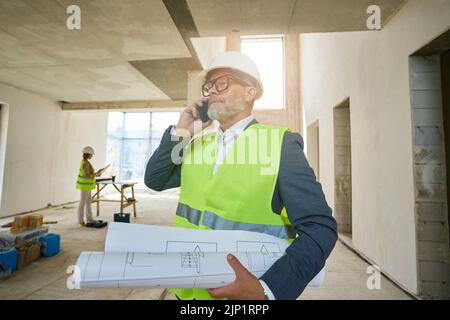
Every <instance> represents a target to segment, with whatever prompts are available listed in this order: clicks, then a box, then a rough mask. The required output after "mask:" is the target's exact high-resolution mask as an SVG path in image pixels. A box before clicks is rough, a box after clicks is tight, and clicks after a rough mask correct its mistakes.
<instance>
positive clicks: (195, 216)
mask: <svg viewBox="0 0 450 320" xmlns="http://www.w3.org/2000/svg"><path fill="white" fill-rule="evenodd" d="M177 216H180V217H182V218H185V219H187V221H189V222H190V223H192V224H195V225H196V226H198V224H199V223H200V218H201V217H202V212H201V211H200V210H197V209H193V208H191V207H189V206H188V205H186V204H183V203H180V202H178V206H177Z"/></svg>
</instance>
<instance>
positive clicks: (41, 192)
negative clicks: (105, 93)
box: [0, 84, 107, 217]
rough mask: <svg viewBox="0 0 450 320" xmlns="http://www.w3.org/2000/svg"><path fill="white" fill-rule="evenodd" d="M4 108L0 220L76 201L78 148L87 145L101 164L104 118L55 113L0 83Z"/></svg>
mask: <svg viewBox="0 0 450 320" xmlns="http://www.w3.org/2000/svg"><path fill="white" fill-rule="evenodd" d="M0 101H2V102H4V103H7V104H9V108H8V109H9V112H8V113H9V117H8V128H7V135H6V152H5V167H4V176H3V181H1V182H2V183H3V192H2V194H1V197H2V198H1V206H0V217H6V216H11V215H14V214H17V213H22V212H27V211H31V210H35V209H39V208H43V207H46V206H47V205H48V204H49V203H50V204H52V205H55V204H60V203H65V202H70V201H75V200H78V198H79V193H78V190H76V189H75V182H76V177H77V174H78V168H79V164H80V160H81V149H82V147H83V146H84V145H92V146H93V147H94V148H95V150H96V152H97V154H96V156H95V157H94V158H93V164H94V166H96V167H100V166H101V165H104V161H105V154H106V126H107V113H105V112H100V111H99V112H95V111H86V112H81V111H73V112H69V111H61V108H60V106H59V105H58V104H57V103H56V102H54V101H51V100H48V99H46V98H43V97H41V96H38V95H36V94H32V93H29V92H27V91H24V90H20V89H17V88H14V87H11V86H8V85H3V84H0Z"/></svg>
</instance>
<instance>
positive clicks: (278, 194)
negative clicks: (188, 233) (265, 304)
mask: <svg viewBox="0 0 450 320" xmlns="http://www.w3.org/2000/svg"><path fill="white" fill-rule="evenodd" d="M200 76H201V81H202V83H203V86H202V92H203V96H204V98H202V99H200V100H198V101H196V102H195V103H193V104H192V105H190V106H188V107H186V108H185V110H184V111H183V113H182V114H181V116H180V119H179V121H178V124H177V125H176V126H170V127H169V128H167V129H166V131H165V133H164V135H163V137H162V140H161V143H160V145H159V147H158V148H157V149H156V151H155V152H154V153H153V155H152V157H151V158H150V160H149V161H148V164H147V169H146V172H145V184H146V185H147V186H148V187H149V188H151V189H153V190H157V191H161V190H165V189H169V188H174V187H178V186H181V191H180V200H179V203H178V207H177V210H176V216H175V219H174V225H175V226H177V227H184V228H197V229H216V230H219V229H221V230H226V229H228V230H247V231H256V232H261V233H267V234H270V235H273V236H277V237H279V238H282V239H286V240H288V241H290V242H291V244H290V246H289V247H288V248H287V250H286V254H285V255H283V256H282V257H281V258H280V259H279V260H277V262H275V263H274V264H273V266H272V267H271V268H270V269H269V270H268V271H267V272H266V273H265V274H264V275H262V276H261V277H260V278H259V279H257V278H256V277H255V276H254V275H253V274H252V273H250V272H249V271H248V270H247V269H246V268H245V267H244V266H243V265H242V264H241V263H240V262H239V261H238V259H237V258H236V257H235V256H233V255H231V254H230V255H228V263H229V264H230V266H231V267H232V268H233V270H234V272H235V275H236V278H235V281H234V282H232V283H231V284H228V285H226V286H223V287H220V288H215V289H208V290H207V289H174V292H175V294H176V296H177V297H178V298H179V299H214V298H228V299H296V298H297V297H298V296H299V295H300V294H301V293H302V291H303V290H304V289H305V287H306V286H307V284H308V283H309V282H310V281H311V280H312V279H313V278H314V276H315V275H316V274H318V272H319V271H320V270H321V269H322V268H323V267H324V265H325V261H326V259H327V258H328V256H329V255H330V253H331V251H332V249H333V247H334V245H335V243H336V240H337V231H336V230H337V225H336V221H335V220H334V218H333V217H332V210H331V208H330V207H329V206H328V205H327V202H326V199H325V196H324V194H323V191H322V187H321V185H320V183H318V182H317V181H316V178H315V175H314V172H313V170H312V169H311V167H310V166H309V164H308V161H307V159H306V157H305V154H304V153H303V140H302V137H301V136H300V134H298V133H296V132H291V131H290V130H288V129H286V128H282V127H277V126H269V125H264V124H260V123H258V121H256V119H255V118H254V117H253V116H252V109H253V104H254V101H255V100H256V99H258V98H259V97H261V96H262V95H263V92H264V90H263V85H262V82H261V79H260V75H259V71H258V69H257V67H256V65H255V63H254V62H253V61H252V60H251V59H250V58H249V57H247V56H245V55H244V54H242V53H240V52H231V51H230V52H224V53H222V54H220V55H219V56H217V57H216V58H215V59H213V61H212V63H211V65H210V68H209V69H207V70H205V71H204V72H202V73H201V75H200ZM205 100H208V101H209V109H208V112H207V114H208V116H209V118H210V120H209V121H206V122H203V124H202V125H201V126H200V128H199V130H198V131H199V133H200V134H201V133H202V132H205V131H207V130H203V129H205V128H206V127H208V126H209V125H211V123H212V120H217V121H218V123H219V125H220V127H219V128H218V129H217V130H216V132H213V133H211V134H209V135H203V136H200V135H199V133H198V132H196V131H195V128H196V127H199V126H198V123H199V122H198V120H199V117H200V114H199V111H200V110H201V108H200V107H201V106H202V103H203V101H205ZM195 123H197V125H195ZM209 129H210V128H209ZM202 130H203V131H202ZM264 133H267V134H264ZM191 137H192V138H191ZM251 137H256V140H255V139H253V140H252V139H250V138H251ZM258 137H259V138H258ZM257 139H260V140H259V141H257ZM265 140H266V141H265ZM269 140H270V143H267V142H268V141H269ZM180 141H187V142H185V143H186V145H187V147H186V148H181V149H180V148H179V144H180ZM246 141H250V143H246ZM260 142H263V143H260ZM272 142H278V143H272ZM264 143H265V144H264ZM264 145H265V146H266V147H265V148H266V149H267V150H265V151H268V153H267V154H269V158H268V160H270V161H269V162H270V164H271V166H270V167H269V168H268V167H267V161H266V162H263V161H261V160H260V157H259V158H258V161H257V163H249V161H248V160H247V161H246V162H244V163H236V161H234V162H233V161H232V160H233V158H232V155H233V153H236V152H237V153H239V151H240V152H244V155H255V154H261V151H264V150H262V147H261V146H264ZM177 148H178V149H177ZM177 150H181V151H180V152H178V151H177ZM231 151H233V153H231ZM177 153H180V154H181V153H183V157H182V161H177V160H176V159H174V156H173V155H174V154H177ZM230 153H231V155H229V154H230ZM211 154H212V155H213V156H212V158H213V161H209V162H208V161H207V159H209V158H211ZM228 155H229V156H228ZM241 155H242V154H241ZM237 158H239V154H238V155H237ZM192 159H194V160H192ZM195 159H197V161H195ZM198 159H200V161H198ZM205 159H206V160H205ZM180 162H181V164H180ZM264 169H270V170H266V171H265V170H264Z"/></svg>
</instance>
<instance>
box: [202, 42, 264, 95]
mask: <svg viewBox="0 0 450 320" xmlns="http://www.w3.org/2000/svg"><path fill="white" fill-rule="evenodd" d="M223 68H227V69H232V70H237V71H240V72H243V73H245V74H246V75H248V76H250V78H252V79H253V80H254V82H255V86H256V97H255V100H257V99H259V98H260V97H261V96H262V95H263V92H264V89H263V84H262V81H261V76H260V75H259V71H258V67H257V66H256V64H255V63H254V62H253V60H252V59H250V57H248V56H246V55H245V54H243V53H241V52H238V51H226V52H223V53H221V54H219V55H218V56H216V57H215V58H214V59H213V60H212V61H211V63H210V65H209V68H208V69H206V70H203V71H202V72H201V73H200V75H199V77H200V79H201V81H202V82H205V79H206V77H207V75H208V73H209V72H211V71H213V70H216V69H223Z"/></svg>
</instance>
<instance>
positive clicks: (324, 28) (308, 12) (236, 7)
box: [187, 0, 406, 37]
mask: <svg viewBox="0 0 450 320" xmlns="http://www.w3.org/2000/svg"><path fill="white" fill-rule="evenodd" d="M187 2H188V4H189V8H190V9H191V12H192V16H193V17H194V21H195V24H196V25H197V29H198V32H199V33H200V36H202V37H206V36H220V35H224V34H227V33H228V32H230V31H231V30H233V29H234V30H239V31H240V33H241V34H242V35H256V34H285V33H309V32H342V31H367V26H366V21H367V17H368V14H367V8H368V7H369V6H370V5H378V6H379V7H380V9H381V17H382V24H383V25H384V23H386V22H387V21H388V20H389V18H390V17H391V16H392V14H393V13H395V12H396V11H397V10H398V9H399V8H400V7H401V6H402V4H403V3H405V2H406V0H279V1H273V0H245V1H242V0H221V1H210V0H187Z"/></svg>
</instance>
